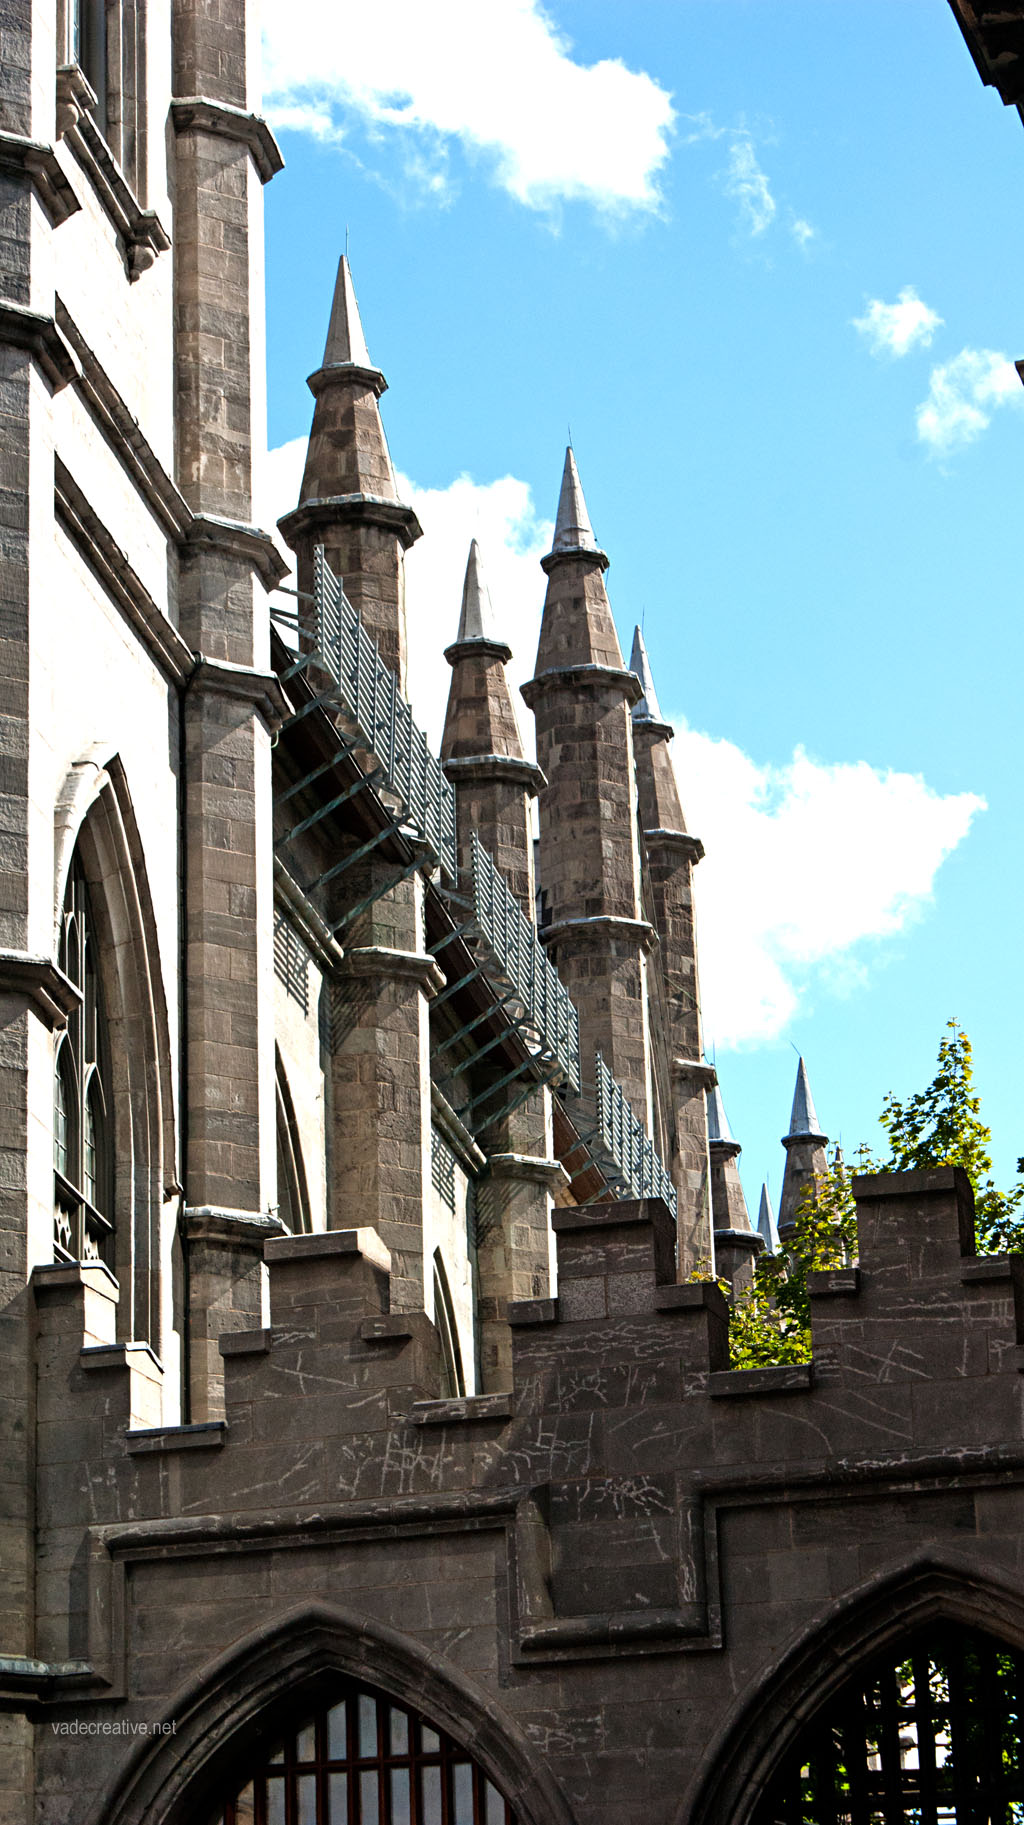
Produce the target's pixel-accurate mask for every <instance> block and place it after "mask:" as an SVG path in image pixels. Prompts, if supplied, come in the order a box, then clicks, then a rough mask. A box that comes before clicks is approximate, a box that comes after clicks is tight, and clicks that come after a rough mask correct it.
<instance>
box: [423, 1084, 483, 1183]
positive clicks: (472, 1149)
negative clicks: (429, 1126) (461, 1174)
mask: <svg viewBox="0 0 1024 1825" xmlns="http://www.w3.org/2000/svg"><path fill="white" fill-rule="evenodd" d="M430 1119H431V1121H432V1122H433V1124H434V1126H435V1127H436V1128H437V1129H439V1130H440V1132H441V1134H443V1136H444V1138H445V1140H446V1141H447V1143H448V1145H449V1146H450V1148H451V1149H452V1152H453V1153H454V1154H455V1156H456V1158H457V1159H458V1161H459V1164H460V1165H461V1166H463V1167H464V1168H465V1170H466V1172H467V1173H468V1175H469V1177H470V1178H471V1179H473V1178H476V1176H477V1174H478V1173H481V1172H483V1170H484V1168H485V1166H486V1165H487V1163H488V1161H487V1155H486V1154H485V1153H484V1151H483V1148H482V1147H480V1146H479V1145H478V1143H477V1142H476V1141H475V1140H474V1139H473V1136H472V1134H471V1133H470V1131H469V1129H468V1128H467V1127H466V1124H465V1122H464V1121H462V1120H461V1119H460V1117H459V1116H457V1115H456V1113H455V1110H454V1109H453V1108H452V1106H451V1103H450V1102H449V1101H448V1098H447V1097H446V1096H445V1094H444V1091H443V1090H439V1089H438V1087H437V1085H436V1084H435V1083H434V1082H433V1080H431V1084H430Z"/></svg>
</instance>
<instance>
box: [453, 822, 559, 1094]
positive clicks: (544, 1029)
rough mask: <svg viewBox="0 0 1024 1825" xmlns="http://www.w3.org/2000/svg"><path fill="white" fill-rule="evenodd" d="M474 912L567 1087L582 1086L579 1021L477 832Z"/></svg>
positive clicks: (473, 863) (504, 972) (490, 949)
mask: <svg viewBox="0 0 1024 1825" xmlns="http://www.w3.org/2000/svg"><path fill="white" fill-rule="evenodd" d="M472 868H473V913H474V918H475V921H476V925H477V928H478V930H479V932H480V935H481V937H482V938H483V940H484V942H485V943H486V945H487V948H488V950H489V951H490V952H491V953H492V955H493V957H494V959H495V962H496V963H497V965H498V971H499V974H500V975H501V977H502V978H503V979H504V980H505V982H507V983H508V985H509V986H510V988H511V989H512V990H513V991H514V992H515V994H516V995H517V996H518V997H519V999H520V1000H521V1002H522V1004H523V1008H524V1010H525V1014H526V1017H527V1020H528V1022H529V1024H530V1026H531V1027H532V1028H533V1030H534V1031H535V1033H536V1036H537V1039H538V1040H539V1042H540V1045H541V1047H542V1048H543V1050H544V1051H545V1052H547V1053H548V1055H549V1056H550V1057H551V1058H554V1059H557V1060H558V1063H559V1064H560V1066H561V1068H562V1071H563V1072H564V1075H565V1082H566V1086H567V1087H568V1088H569V1089H570V1090H573V1091H578V1090H579V1088H580V1018H579V1015H578V1014H577V1012H576V1009H575V1007H574V1006H573V1004H572V1002H571V1001H570V999H569V996H568V993H567V992H566V990H565V988H564V987H563V985H562V982H561V980H560V978H559V975H558V971H557V970H556V969H555V966H554V964H553V963H552V962H551V960H550V958H549V957H548V956H547V955H546V953H545V951H544V948H543V946H542V945H541V943H540V940H539V939H538V937H537V932H536V929H535V927H534V926H533V925H531V923H530V921H529V919H527V918H526V916H525V914H524V913H523V910H522V908H521V906H520V905H519V902H518V900H517V899H516V897H515V895H514V894H513V893H511V892H510V891H509V889H508V887H507V886H506V884H505V881H504V879H503V877H502V875H501V874H500V873H499V871H498V869H497V868H496V867H495V864H494V862H493V860H492V859H491V856H490V855H489V854H488V852H487V850H486V849H485V848H484V846H483V844H482V843H481V841H480V839H479V837H478V836H477V835H476V833H475V831H474V833H473V841H472Z"/></svg>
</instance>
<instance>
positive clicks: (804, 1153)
mask: <svg viewBox="0 0 1024 1825" xmlns="http://www.w3.org/2000/svg"><path fill="white" fill-rule="evenodd" d="M827 1141H828V1136H827V1135H826V1134H823V1133H822V1130H821V1125H820V1123H819V1121H818V1116H817V1111H816V1110H815V1107H814V1098H813V1097H812V1095H811V1086H810V1083H809V1082H808V1078H807V1067H806V1065H805V1064H804V1061H803V1059H802V1058H801V1060H800V1062H799V1064H798V1065H797V1071H796V1088H795V1090H794V1092H793V1112H792V1114H791V1116H790V1118H789V1133H788V1134H784V1135H783V1137H782V1145H783V1146H784V1147H785V1149H786V1170H785V1174H784V1176H783V1180H782V1197H781V1198H780V1200H779V1235H780V1237H781V1238H782V1240H783V1241H785V1239H786V1234H787V1232H788V1231H789V1229H790V1228H791V1227H792V1224H793V1220H794V1218H795V1216H796V1210H797V1205H798V1204H799V1202H800V1199H801V1197H802V1196H803V1193H804V1190H805V1188H806V1187H807V1186H808V1185H813V1184H814V1181H815V1179H819V1178H822V1177H823V1176H824V1174H825V1173H826V1172H827V1171H828V1161H827V1159H826V1157H825V1146H826V1143H827Z"/></svg>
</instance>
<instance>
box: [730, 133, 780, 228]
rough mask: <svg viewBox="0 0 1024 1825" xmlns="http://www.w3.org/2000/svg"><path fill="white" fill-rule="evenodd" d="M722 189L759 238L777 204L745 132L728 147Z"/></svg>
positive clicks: (748, 136)
mask: <svg viewBox="0 0 1024 1825" xmlns="http://www.w3.org/2000/svg"><path fill="white" fill-rule="evenodd" d="M725 189H726V194H727V195H728V196H731V197H734V198H735V200H736V201H737V202H738V204H739V206H740V213H741V215H742V217H743V220H744V222H745V224H746V226H747V228H748V230H749V232H750V233H751V234H752V235H762V234H764V232H765V230H766V229H768V228H770V227H771V225H772V222H773V221H774V219H775V211H776V202H775V198H774V197H773V195H772V193H771V189H770V187H769V184H768V179H767V176H766V175H765V173H764V172H763V171H762V169H761V167H760V165H759V164H758V162H757V155H756V153H755V151H754V142H753V140H752V139H751V138H750V135H749V134H747V133H737V134H736V135H735V137H734V138H733V142H732V145H731V146H730V148H729V164H728V168H727V171H726V174H725Z"/></svg>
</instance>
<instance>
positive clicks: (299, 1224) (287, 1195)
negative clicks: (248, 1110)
mask: <svg viewBox="0 0 1024 1825" xmlns="http://www.w3.org/2000/svg"><path fill="white" fill-rule="evenodd" d="M276 1098H277V1214H278V1216H279V1217H280V1219H281V1221H282V1223H284V1224H285V1225H286V1226H287V1228H288V1229H290V1230H291V1232H292V1235H293V1236H297V1235H300V1234H304V1233H305V1232H307V1231H309V1230H311V1229H312V1227H313V1225H312V1222H311V1220H310V1212H309V1192H308V1190H307V1187H306V1173H305V1169H304V1167H303V1164H302V1141H301V1138H300V1135H299V1124H298V1121H297V1120H296V1116H295V1105H294V1103H293V1102H292V1098H291V1092H290V1090H289V1088H288V1080H287V1078H286V1077H285V1074H284V1067H283V1065H282V1063H281V1059H280V1056H278V1060H277V1076H276Z"/></svg>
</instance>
